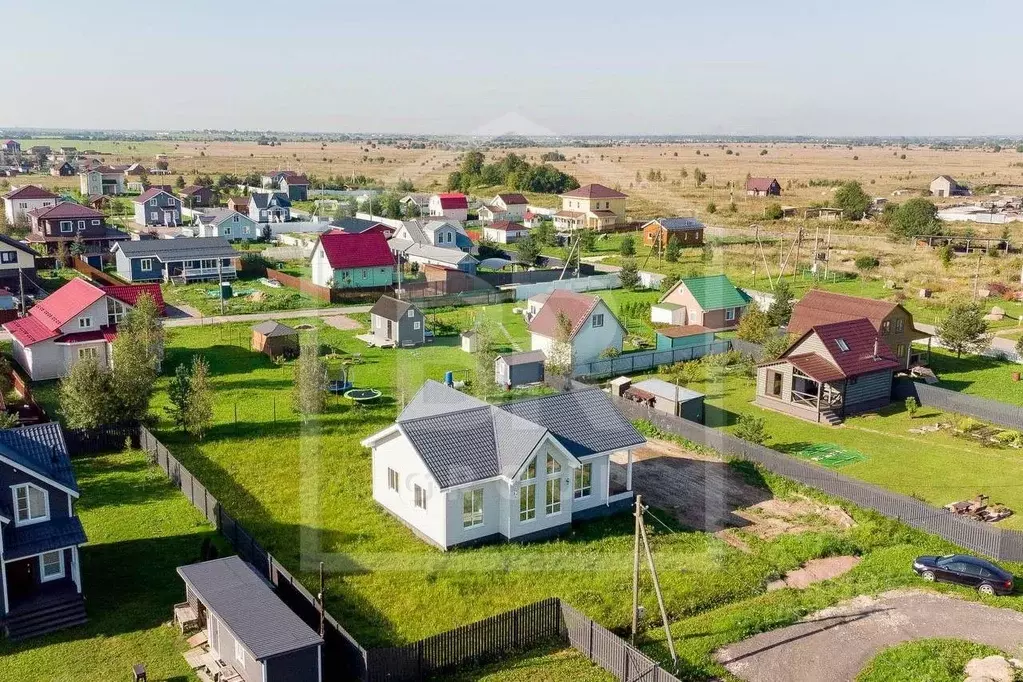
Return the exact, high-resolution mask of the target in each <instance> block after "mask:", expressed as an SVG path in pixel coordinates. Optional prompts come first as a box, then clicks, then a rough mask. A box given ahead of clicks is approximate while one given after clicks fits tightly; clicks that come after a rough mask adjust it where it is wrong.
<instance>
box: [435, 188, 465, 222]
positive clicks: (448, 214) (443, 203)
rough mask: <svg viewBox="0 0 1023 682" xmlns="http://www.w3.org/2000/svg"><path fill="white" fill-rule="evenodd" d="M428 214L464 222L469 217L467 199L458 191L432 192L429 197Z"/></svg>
mask: <svg viewBox="0 0 1023 682" xmlns="http://www.w3.org/2000/svg"><path fill="white" fill-rule="evenodd" d="M430 216H431V217H433V218H443V219H444V220H457V221H458V222H460V223H464V222H465V221H466V219H467V218H468V217H469V200H468V199H466V198H465V195H464V194H460V193H458V192H447V193H443V194H434V195H433V196H431V197H430Z"/></svg>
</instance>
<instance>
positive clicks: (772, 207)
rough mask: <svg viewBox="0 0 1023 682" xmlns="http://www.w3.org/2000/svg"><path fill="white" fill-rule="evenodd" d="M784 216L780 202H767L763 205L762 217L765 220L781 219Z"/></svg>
mask: <svg viewBox="0 0 1023 682" xmlns="http://www.w3.org/2000/svg"><path fill="white" fill-rule="evenodd" d="M784 217H785V210H784V209H783V208H782V207H781V204H768V205H767V206H766V207H764V218H766V219H767V220H781V219H782V218H784Z"/></svg>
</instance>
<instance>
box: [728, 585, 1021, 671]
mask: <svg viewBox="0 0 1023 682" xmlns="http://www.w3.org/2000/svg"><path fill="white" fill-rule="evenodd" d="M927 637H953V638H957V639H966V640H970V641H972V642H979V643H981V644H987V645H989V646H993V647H996V648H998V649H1001V650H1002V651H1005V652H1007V653H1008V654H1010V655H1016V654H1017V653H1018V652H1019V650H1020V648H1021V647H1023V613H1020V612H1018V611H1011V610H1009V609H1000V608H995V607H992V606H986V605H984V604H980V603H977V602H969V601H964V600H961V599H956V598H954V597H947V596H944V595H940V594H935V593H930V592H917V591H913V590H901V591H893V592H886V593H884V594H882V595H879V596H877V597H857V598H856V599H852V600H850V601H848V602H845V603H844V604H839V605H838V606H835V607H832V608H830V609H825V610H823V611H820V612H819V613H815V614H813V615H812V616H809V617H807V619H806V620H804V621H802V622H799V623H796V624H795V625H790V626H789V627H785V628H780V629H778V630H774V631H772V632H765V633H763V634H759V635H756V636H754V637H751V638H749V639H747V640H744V641H742V642H738V643H736V644H733V645H731V646H728V647H725V648H724V649H722V650H721V651H719V652H718V653H717V654H716V656H715V657H716V658H717V660H718V661H719V662H720V663H722V664H723V665H724V666H725V667H726V668H728V670H729V672H731V673H732V674H733V675H735V676H736V677H739V678H741V679H743V680H748V681H749V682H847V681H848V680H852V679H855V677H856V675H857V673H859V671H860V670H861V669H862V668H863V666H865V665H866V664H867V663H868V662H870V660H871V659H873V658H874V656H876V655H877V654H879V653H881V651H883V650H885V649H887V648H888V647H890V646H893V645H895V644H899V643H901V642H907V641H910V640H914V639H922V638H927Z"/></svg>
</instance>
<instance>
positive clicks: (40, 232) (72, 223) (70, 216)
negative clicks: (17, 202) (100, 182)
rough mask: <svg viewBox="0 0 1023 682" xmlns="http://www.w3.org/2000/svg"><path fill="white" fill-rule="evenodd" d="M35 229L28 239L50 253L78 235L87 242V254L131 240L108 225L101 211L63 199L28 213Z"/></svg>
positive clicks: (102, 251) (127, 235)
mask: <svg viewBox="0 0 1023 682" xmlns="http://www.w3.org/2000/svg"><path fill="white" fill-rule="evenodd" d="M28 216H29V218H30V219H31V221H32V231H31V232H30V233H29V235H28V236H27V237H26V241H27V242H29V243H30V244H33V245H38V246H39V247H41V248H45V250H46V253H47V254H51V255H52V254H54V253H56V252H57V248H58V247H57V245H58V244H59V243H61V242H65V244H67V245H68V246H69V247H70V244H68V243H69V242H72V241H74V240H75V239H76V238H78V237H79V236H80V237H81V239H82V241H83V242H84V243H85V251H86V253H105V252H107V251H109V250H110V245H111V244H114V243H116V242H118V241H123V240H125V239H130V238H131V236H130V235H129V234H128V233H126V232H121V231H120V230H118V229H115V228H113V227H109V226H108V225H107V222H106V216H105V215H104V214H103V212H102V211H97V210H96V209H93V208H89V207H88V206H82V205H81V204H76V203H75V202H73V201H63V202H60V203H58V204H57V205H56V206H53V207H51V208H37V209H35V210H33V211H29V212H28Z"/></svg>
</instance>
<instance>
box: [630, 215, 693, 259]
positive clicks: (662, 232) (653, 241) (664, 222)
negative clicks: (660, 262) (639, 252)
mask: <svg viewBox="0 0 1023 682" xmlns="http://www.w3.org/2000/svg"><path fill="white" fill-rule="evenodd" d="M670 239H674V240H675V241H677V242H678V245H679V246H703V223H701V222H700V221H699V220H697V219H696V218H656V219H654V220H651V221H650V222H648V223H647V224H646V225H644V226H643V244H644V245H646V246H649V247H651V248H654V249H659V250H660V251H661V252H663V251H664V250H665V249H667V248H668V240H670Z"/></svg>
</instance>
